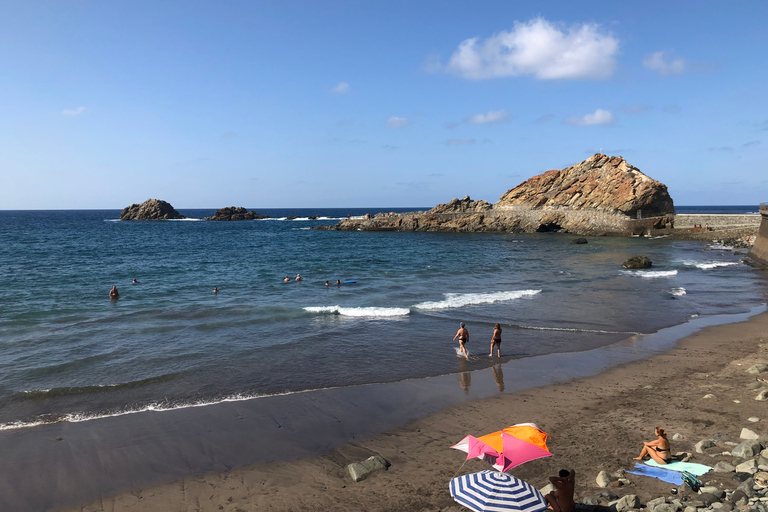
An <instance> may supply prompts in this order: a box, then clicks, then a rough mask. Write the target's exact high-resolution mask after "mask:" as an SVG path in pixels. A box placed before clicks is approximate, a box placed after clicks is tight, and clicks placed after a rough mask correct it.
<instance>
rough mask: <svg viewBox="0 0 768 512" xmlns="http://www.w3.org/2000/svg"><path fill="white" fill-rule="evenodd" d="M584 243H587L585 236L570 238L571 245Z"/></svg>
mask: <svg viewBox="0 0 768 512" xmlns="http://www.w3.org/2000/svg"><path fill="white" fill-rule="evenodd" d="M586 243H588V242H587V239H586V238H576V239H574V240H571V244H573V245H578V244H586Z"/></svg>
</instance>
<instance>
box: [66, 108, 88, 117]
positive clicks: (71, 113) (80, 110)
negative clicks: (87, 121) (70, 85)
mask: <svg viewBox="0 0 768 512" xmlns="http://www.w3.org/2000/svg"><path fill="white" fill-rule="evenodd" d="M86 110H88V109H87V108H86V107H77V108H71V109H68V108H65V109H64V110H62V111H61V113H62V114H63V115H65V116H79V115H80V114H83V113H84V112H85V111H86Z"/></svg>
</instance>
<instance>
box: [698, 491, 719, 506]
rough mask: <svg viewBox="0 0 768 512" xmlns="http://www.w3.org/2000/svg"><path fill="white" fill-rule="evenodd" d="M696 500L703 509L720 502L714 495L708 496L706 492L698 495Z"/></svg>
mask: <svg viewBox="0 0 768 512" xmlns="http://www.w3.org/2000/svg"><path fill="white" fill-rule="evenodd" d="M697 498H698V500H699V501H700V502H701V503H702V504H703V505H704V506H705V507H708V506H710V505H711V504H713V503H715V502H716V501H720V499H719V498H718V497H717V496H715V495H714V494H710V493H708V492H705V493H702V494H699V495H698V497H697Z"/></svg>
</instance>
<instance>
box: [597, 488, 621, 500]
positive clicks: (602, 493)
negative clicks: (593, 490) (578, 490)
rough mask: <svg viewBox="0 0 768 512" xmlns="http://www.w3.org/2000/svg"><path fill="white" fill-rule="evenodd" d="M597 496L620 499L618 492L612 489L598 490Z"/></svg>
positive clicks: (606, 498)
mask: <svg viewBox="0 0 768 512" xmlns="http://www.w3.org/2000/svg"><path fill="white" fill-rule="evenodd" d="M597 496H598V497H599V498H601V499H604V500H605V501H615V500H618V499H619V496H618V494H616V493H615V492H613V491H612V490H610V489H604V490H602V491H598V492H597Z"/></svg>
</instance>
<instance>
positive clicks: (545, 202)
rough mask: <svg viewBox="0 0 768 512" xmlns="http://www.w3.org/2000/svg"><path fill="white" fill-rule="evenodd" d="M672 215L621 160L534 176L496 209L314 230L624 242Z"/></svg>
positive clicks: (471, 205)
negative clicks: (546, 235)
mask: <svg viewBox="0 0 768 512" xmlns="http://www.w3.org/2000/svg"><path fill="white" fill-rule="evenodd" d="M673 213H674V205H673V203H672V198H671V197H669V193H668V192H667V187H666V186H665V185H663V184H662V183H659V182H658V181H656V180H653V179H651V178H649V177H648V176H646V175H645V174H643V173H642V172H640V171H639V170H638V169H637V168H636V167H633V166H632V165H629V164H628V163H627V162H626V160H624V159H623V158H622V157H609V156H606V155H602V154H599V153H598V154H596V155H594V156H592V157H590V158H588V159H587V160H585V161H583V162H581V163H580V164H578V165H574V166H572V167H568V168H565V169H561V170H554V171H548V172H546V173H544V174H542V175H539V176H534V177H533V178H531V179H529V180H528V181H526V182H524V183H522V184H520V185H518V186H517V187H515V188H513V189H511V190H509V191H507V192H506V193H505V194H504V195H503V196H501V199H500V200H499V201H498V202H497V203H495V204H493V205H491V204H489V203H488V202H486V201H473V200H471V199H470V198H469V196H465V197H464V199H453V200H452V201H450V202H448V203H446V204H440V205H437V206H435V207H434V208H432V209H431V210H428V211H426V212H414V213H403V214H394V213H379V214H377V215H375V216H373V217H370V216H366V217H365V218H362V219H361V218H357V219H343V220H342V221H341V222H339V223H338V224H336V225H335V226H317V227H316V228H314V229H333V230H357V231H495V232H510V233H532V232H561V233H573V234H578V235H592V236H599V235H608V234H611V235H629V234H646V233H647V232H649V231H650V230H652V229H663V228H665V227H671V225H672V220H673V219H672V214H673Z"/></svg>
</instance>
